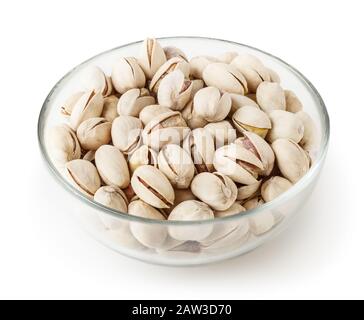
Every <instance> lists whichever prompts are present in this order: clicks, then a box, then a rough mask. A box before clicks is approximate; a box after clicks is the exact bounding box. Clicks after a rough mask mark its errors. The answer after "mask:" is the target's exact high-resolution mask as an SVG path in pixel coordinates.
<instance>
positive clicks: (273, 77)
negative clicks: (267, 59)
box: [266, 68, 281, 83]
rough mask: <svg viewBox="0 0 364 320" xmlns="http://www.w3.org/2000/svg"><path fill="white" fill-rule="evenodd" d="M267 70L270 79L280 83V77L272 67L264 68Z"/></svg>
mask: <svg viewBox="0 0 364 320" xmlns="http://www.w3.org/2000/svg"><path fill="white" fill-rule="evenodd" d="M266 69H267V71H268V72H269V76H270V81H271V82H275V83H281V78H280V77H279V74H278V73H277V72H275V71H274V70H273V69H270V68H266Z"/></svg>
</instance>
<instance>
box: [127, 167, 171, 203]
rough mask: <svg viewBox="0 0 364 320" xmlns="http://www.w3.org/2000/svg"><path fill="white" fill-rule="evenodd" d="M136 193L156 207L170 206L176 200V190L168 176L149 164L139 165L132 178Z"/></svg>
mask: <svg viewBox="0 0 364 320" xmlns="http://www.w3.org/2000/svg"><path fill="white" fill-rule="evenodd" d="M131 185H132V187H133V190H134V192H135V193H136V195H137V196H138V197H139V198H140V199H141V200H143V201H144V202H146V203H148V204H150V205H151V206H153V207H156V208H160V209H163V208H169V207H170V206H172V205H173V202H174V190H173V187H172V185H171V183H170V182H169V180H168V179H167V177H166V176H165V175H164V174H163V173H162V172H161V171H160V170H158V169H157V168H155V167H153V166H149V165H144V166H140V167H138V168H137V169H136V170H135V171H134V173H133V176H132V178H131Z"/></svg>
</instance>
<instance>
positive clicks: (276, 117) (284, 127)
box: [267, 110, 305, 143]
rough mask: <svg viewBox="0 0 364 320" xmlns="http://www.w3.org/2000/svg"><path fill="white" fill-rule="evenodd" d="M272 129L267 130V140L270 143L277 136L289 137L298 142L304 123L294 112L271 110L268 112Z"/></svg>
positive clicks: (302, 132) (277, 137) (301, 135)
mask: <svg viewBox="0 0 364 320" xmlns="http://www.w3.org/2000/svg"><path fill="white" fill-rule="evenodd" d="M269 118H270V121H271V123H272V129H271V130H269V133H268V135H267V140H268V141H269V142H270V143H272V142H273V141H275V140H277V139H279V138H286V139H291V140H293V141H294V142H297V143H298V142H300V141H301V139H302V137H303V134H304V129H305V127H304V125H303V123H302V121H301V119H300V117H298V116H297V115H296V114H295V113H292V112H288V111H283V110H273V111H272V112H270V113H269Z"/></svg>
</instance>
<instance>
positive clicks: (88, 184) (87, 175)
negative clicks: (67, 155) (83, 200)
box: [66, 159, 101, 197]
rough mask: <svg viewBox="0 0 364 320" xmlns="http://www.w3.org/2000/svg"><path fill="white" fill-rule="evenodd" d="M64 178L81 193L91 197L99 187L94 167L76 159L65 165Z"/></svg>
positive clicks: (98, 177)
mask: <svg viewBox="0 0 364 320" xmlns="http://www.w3.org/2000/svg"><path fill="white" fill-rule="evenodd" d="M66 177H67V179H68V180H69V181H70V182H71V184H72V185H73V186H74V187H75V188H76V189H78V190H80V191H81V192H82V193H84V194H85V195H87V196H89V197H93V195H94V194H95V192H96V191H97V190H98V189H99V188H100V187H101V180H100V176H99V174H98V172H97V169H96V167H95V166H94V165H93V164H92V163H91V162H89V161H86V160H82V159H77V160H72V161H70V162H67V163H66Z"/></svg>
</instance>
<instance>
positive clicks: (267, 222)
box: [249, 211, 275, 236]
mask: <svg viewBox="0 0 364 320" xmlns="http://www.w3.org/2000/svg"><path fill="white" fill-rule="evenodd" d="M249 223H250V230H251V231H252V232H253V233H254V234H255V235H256V236H260V235H262V234H264V233H266V232H268V231H269V230H271V229H272V228H273V227H274V224H275V220H274V216H273V214H271V213H270V212H269V211H263V212H259V213H258V214H255V215H253V216H251V217H250V218H249Z"/></svg>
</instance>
